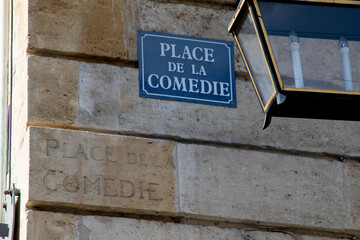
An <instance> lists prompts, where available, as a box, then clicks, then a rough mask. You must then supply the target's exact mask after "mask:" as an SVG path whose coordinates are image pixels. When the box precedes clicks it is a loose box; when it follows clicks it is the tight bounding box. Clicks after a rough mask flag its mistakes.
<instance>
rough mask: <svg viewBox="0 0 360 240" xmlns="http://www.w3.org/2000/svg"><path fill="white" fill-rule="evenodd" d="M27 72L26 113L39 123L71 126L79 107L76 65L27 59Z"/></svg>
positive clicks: (60, 61) (53, 60)
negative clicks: (27, 107)
mask: <svg viewBox="0 0 360 240" xmlns="http://www.w3.org/2000/svg"><path fill="white" fill-rule="evenodd" d="M45 65H48V66H52V67H44V66H45ZM40 66H42V67H41V69H39V67H40ZM29 69H30V71H29V79H31V81H29V82H28V85H29V89H28V90H29V91H28V94H29V114H30V115H34V116H38V117H39V118H37V119H36V121H39V122H46V121H47V120H48V119H57V120H58V121H59V122H61V123H63V124H72V123H73V122H74V119H75V118H76V112H77V108H78V88H79V87H78V62H76V61H64V60H61V59H56V58H36V57H30V58H29ZM44 79H46V81H43V80H44Z"/></svg>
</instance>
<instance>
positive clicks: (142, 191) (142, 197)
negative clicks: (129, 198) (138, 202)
mask: <svg viewBox="0 0 360 240" xmlns="http://www.w3.org/2000/svg"><path fill="white" fill-rule="evenodd" d="M139 185H140V199H144V182H143V181H140V183H139Z"/></svg>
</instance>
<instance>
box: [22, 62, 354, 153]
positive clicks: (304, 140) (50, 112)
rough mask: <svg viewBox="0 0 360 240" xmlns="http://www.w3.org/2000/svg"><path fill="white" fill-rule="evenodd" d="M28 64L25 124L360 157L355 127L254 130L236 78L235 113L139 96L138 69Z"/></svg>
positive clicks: (245, 90) (286, 123)
mask: <svg viewBox="0 0 360 240" xmlns="http://www.w3.org/2000/svg"><path fill="white" fill-rule="evenodd" d="M29 61H31V68H30V69H29V76H30V80H29V87H30V89H31V90H32V91H31V93H30V97H29V113H28V115H29V121H30V123H31V122H43V123H47V124H70V123H73V126H75V127H85V128H94V129H106V130H111V131H127V132H135V133H140V134H149V135H153V134H155V135H165V136H171V137H181V138H185V139H197V140H205V141H217V142H224V143H234V144H245V145H258V146H261V147H273V148H278V149H287V150H298V151H308V152H317V153H332V154H344V155H346V156H348V155H350V156H351V155H352V156H360V152H359V148H358V143H359V142H360V124H359V123H358V122H345V121H325V120H305V119H286V118H274V119H273V120H272V123H271V126H270V127H269V128H268V129H266V130H262V124H263V117H264V116H263V113H262V112H261V110H260V107H259V103H258V100H257V99H256V96H255V94H254V90H253V88H252V86H251V83H250V82H248V81H242V80H240V79H238V80H237V82H236V89H237V101H238V107H237V109H230V108H223V107H216V106H208V105H201V104H193V103H183V102H175V101H164V100H156V99H144V98H139V97H138V96H139V93H138V91H139V86H138V85H139V83H138V69H134V68H126V67H117V66H111V65H105V64H93V63H83V62H76V61H68V60H59V59H57V60H53V59H51V58H42V57H36V56H32V57H30V58H29ZM76 66H77V70H76ZM74 68H75V69H74ZM43 71H44V72H45V73H46V74H43ZM74 71H75V72H74ZM76 71H77V73H76ZM71 77H73V78H74V79H70V78H71ZM61 79H62V80H63V81H66V82H67V83H68V84H72V86H67V85H65V84H62V82H61V81H60V80H61ZM43 86H45V87H46V88H45V87H43ZM39 90H41V92H40V93H39V92H38V91H39ZM42 94H46V95H42ZM62 94H67V96H63V95H62ZM44 96H46V98H44ZM58 101H60V102H63V104H58ZM45 110H46V111H45ZM74 111H76V113H74ZM75 116H76V117H75ZM225 116H226V117H225Z"/></svg>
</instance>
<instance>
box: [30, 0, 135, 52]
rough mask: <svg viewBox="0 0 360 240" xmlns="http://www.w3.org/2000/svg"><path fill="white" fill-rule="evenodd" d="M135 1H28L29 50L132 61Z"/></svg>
mask: <svg viewBox="0 0 360 240" xmlns="http://www.w3.org/2000/svg"><path fill="white" fill-rule="evenodd" d="M136 14H137V1H132V0H106V1H103V0H95V1H84V0H78V1H68V0H61V1H58V0H50V1H49V0H37V1H29V19H30V24H29V33H30V35H29V46H30V48H37V49H46V50H53V51H58V52H70V53H80V54H88V55H97V56H105V57H112V58H121V59H135V57H136V55H137V54H136V36H137V29H138V27H137V19H136Z"/></svg>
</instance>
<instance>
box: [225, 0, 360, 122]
mask: <svg viewBox="0 0 360 240" xmlns="http://www.w3.org/2000/svg"><path fill="white" fill-rule="evenodd" d="M359 23H360V1H343V0H332V1H330V0H322V1H312V0H310V1H305V0H302V1H300V0H286V1H283V0H276V1H274V0H241V1H240V2H239V5H238V8H237V10H236V13H235V15H234V18H233V19H232V21H231V23H230V25H229V29H228V30H229V32H231V33H232V34H233V35H234V37H235V40H236V42H237V44H238V46H239V49H240V52H241V55H242V57H243V59H244V62H245V66H246V68H247V70H248V73H249V75H250V78H251V80H252V83H253V86H254V89H255V92H256V94H257V96H258V99H259V102H260V105H261V107H262V110H263V111H264V113H265V122H264V128H265V127H267V126H268V125H269V124H270V120H271V117H273V116H275V117H296V118H317V119H333V120H354V121H358V120H360V114H359V113H358V109H359V110H360V82H359V81H360V27H358V24H359Z"/></svg>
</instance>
